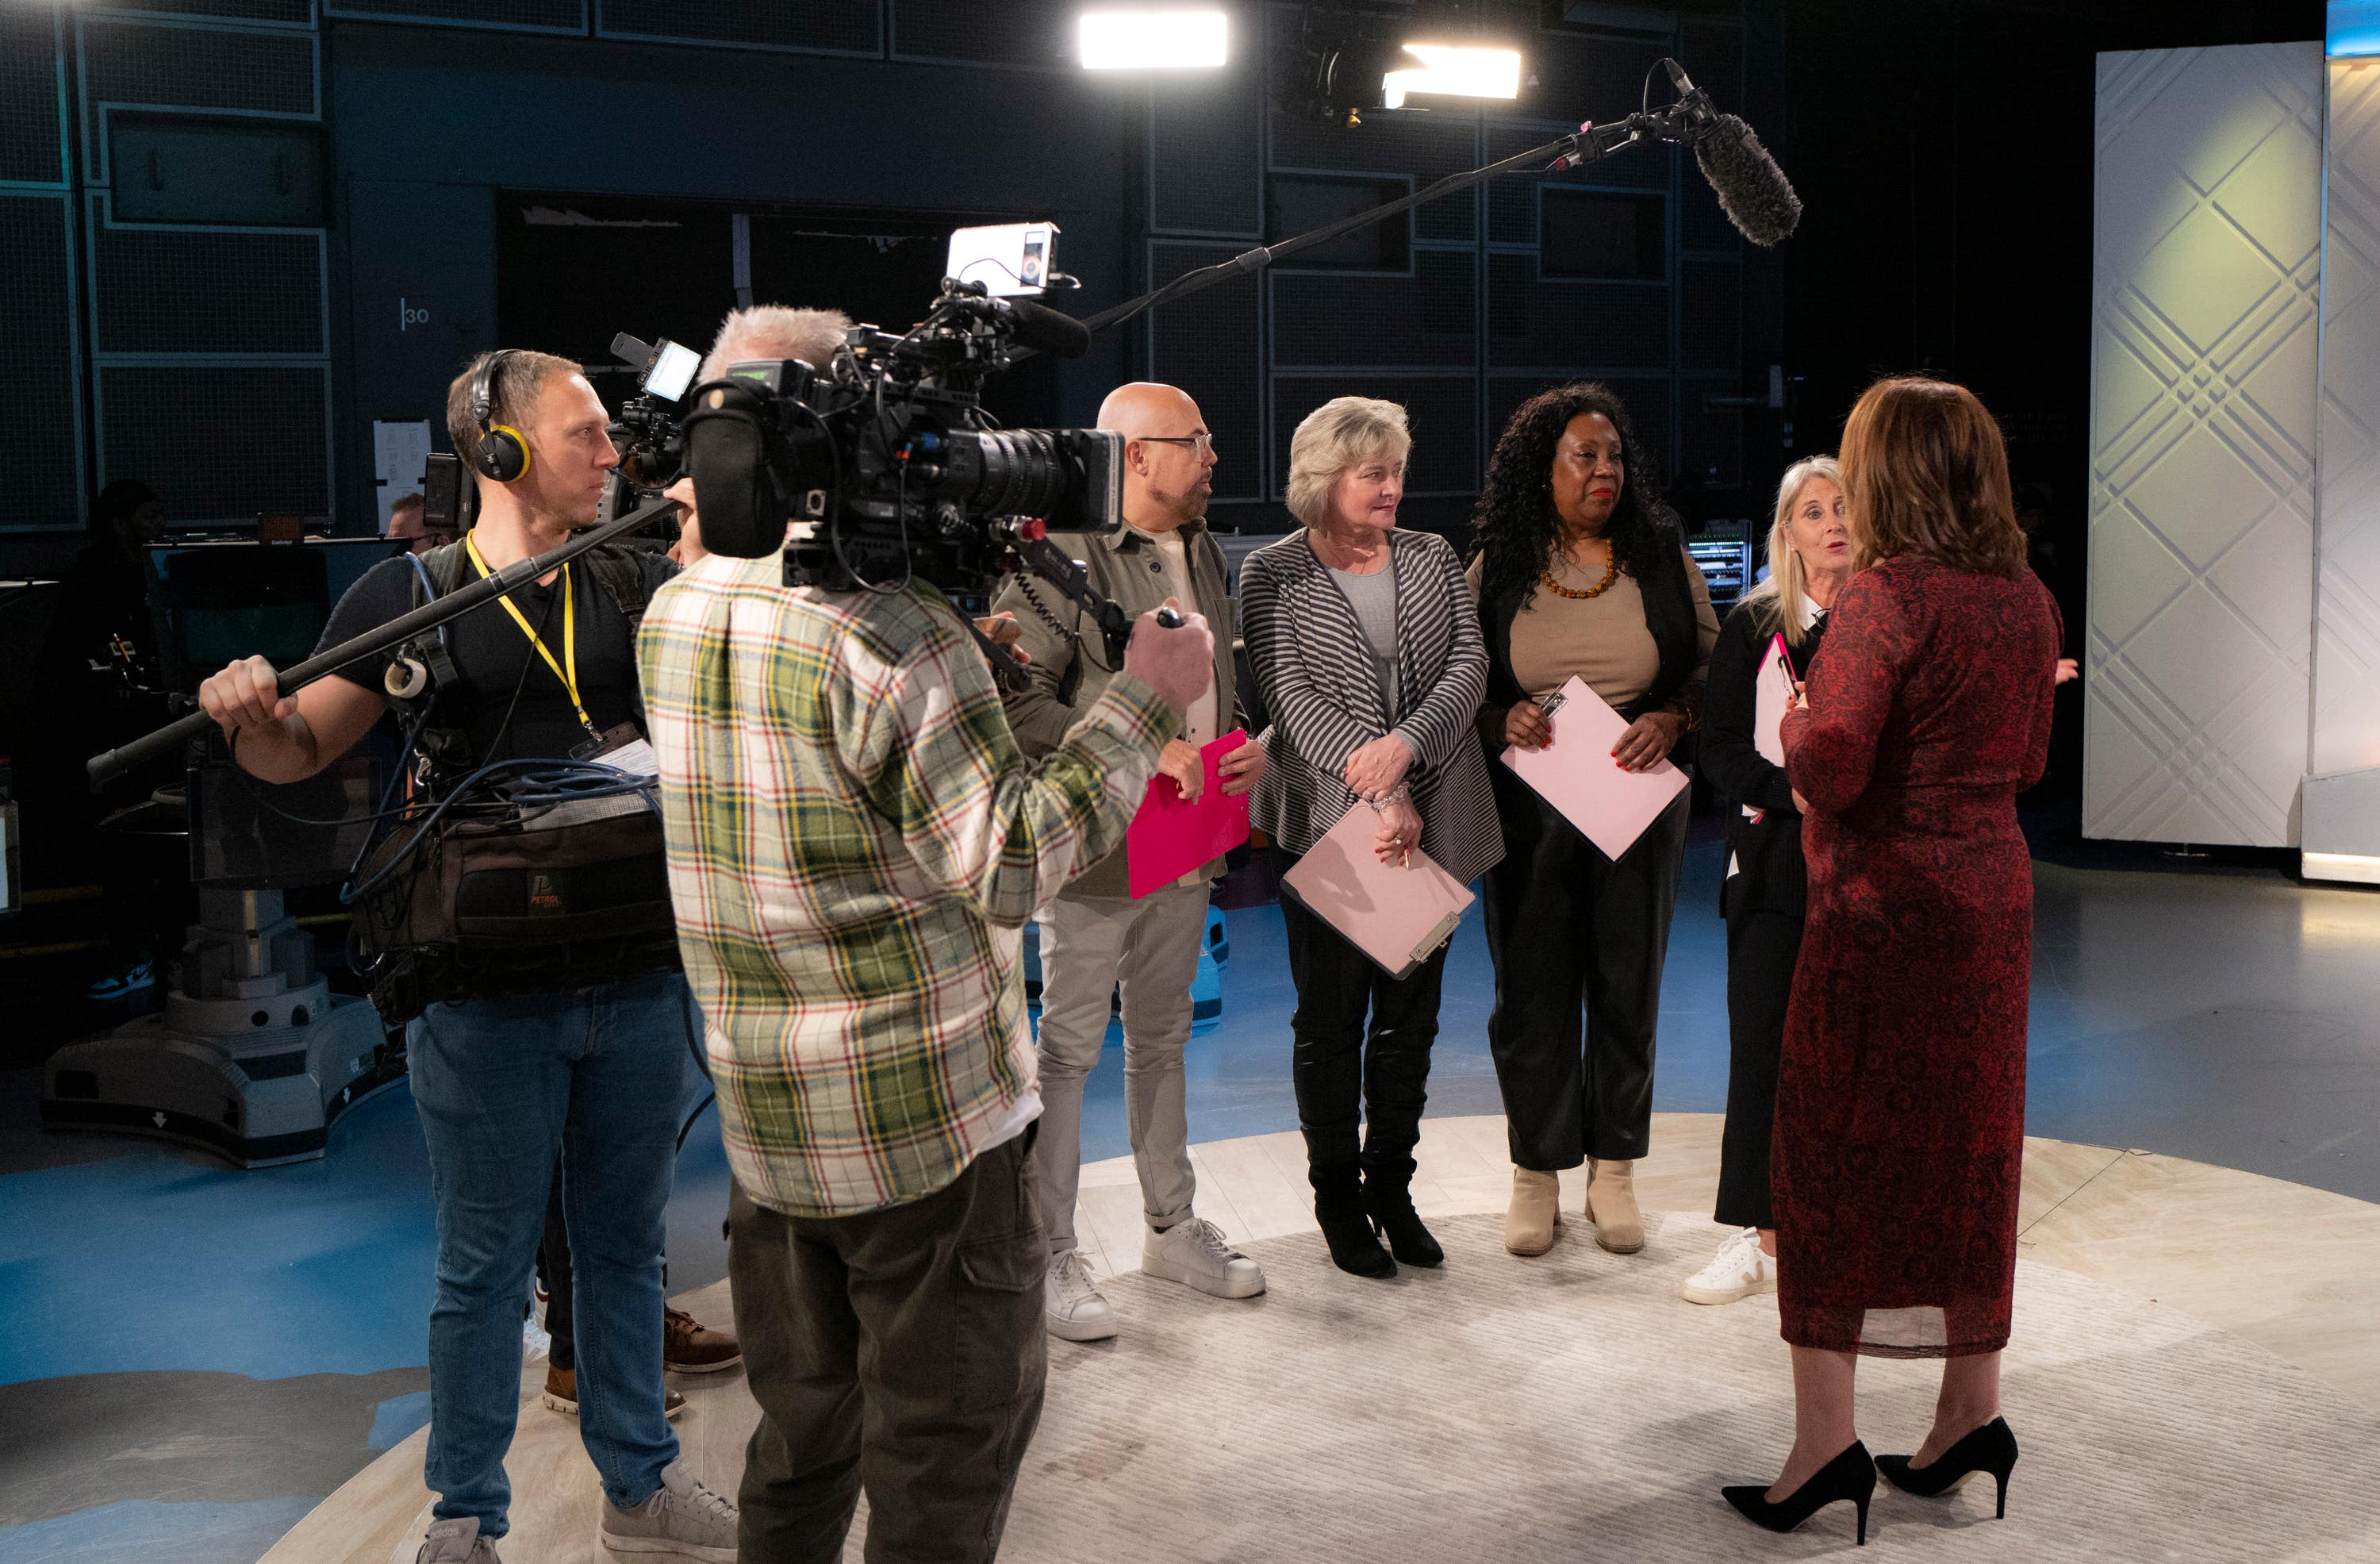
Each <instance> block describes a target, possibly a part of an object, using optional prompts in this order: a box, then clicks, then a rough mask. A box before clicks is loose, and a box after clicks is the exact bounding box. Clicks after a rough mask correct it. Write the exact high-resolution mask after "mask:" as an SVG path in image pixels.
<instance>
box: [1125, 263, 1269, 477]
mask: <svg viewBox="0 0 2380 1564" xmlns="http://www.w3.org/2000/svg"><path fill="white" fill-rule="evenodd" d="M1241 248H1242V247H1241V246H1239V245H1233V244H1191V243H1178V242H1173V241H1167V240H1160V241H1158V242H1156V243H1153V244H1151V245H1150V246H1149V247H1148V281H1149V286H1150V287H1162V286H1164V285H1165V284H1167V283H1170V282H1172V280H1173V279H1174V278H1175V277H1178V276H1180V275H1182V274H1183V273H1184V272H1187V271H1190V270H1192V269H1194V268H1196V267H1199V266H1211V265H1214V264H1215V263H1217V262H1219V261H1228V260H1230V259H1231V258H1232V257H1233V255H1234V254H1235V253H1237V252H1238V251H1239V250H1240V249H1241ZM1260 299H1261V296H1260V295H1259V293H1258V292H1257V279H1256V278H1254V277H1233V278H1232V279H1231V280H1230V281H1229V282H1222V283H1218V284H1216V285H1215V286H1214V287H1210V288H1208V289H1207V291H1206V292H1204V293H1194V294H1192V295H1190V296H1189V297H1188V298H1186V299H1176V300H1174V301H1173V302H1172V303H1170V304H1160V305H1159V306H1158V307H1157V308H1156V309H1155V310H1153V311H1151V312H1149V313H1148V315H1147V317H1146V318H1147V322H1148V363H1149V372H1148V374H1149V378H1150V379H1151V380H1161V381H1163V382H1165V383H1166V384H1168V385H1179V386H1180V387H1182V389H1184V391H1187V392H1188V393H1190V395H1191V397H1193V398H1194V399H1196V402H1197V404H1198V410H1199V412H1200V413H1201V414H1202V415H1204V416H1205V418H1206V420H1207V428H1208V430H1209V431H1210V432H1211V433H1212V434H1214V436H1215V475H1214V483H1215V497H1216V498H1217V499H1218V500H1257V499H1265V498H1269V497H1270V495H1272V494H1273V493H1274V492H1276V491H1274V490H1273V489H1271V488H1269V487H1268V486H1267V483H1266V477H1265V474H1266V471H1267V465H1266V463H1267V460H1268V458H1267V454H1266V451H1265V422H1264V366H1263V363H1262V361H1261V355H1262V353H1263V350H1264V332H1263V330H1262V328H1261V326H1260V324H1258V311H1259V308H1260Z"/></svg>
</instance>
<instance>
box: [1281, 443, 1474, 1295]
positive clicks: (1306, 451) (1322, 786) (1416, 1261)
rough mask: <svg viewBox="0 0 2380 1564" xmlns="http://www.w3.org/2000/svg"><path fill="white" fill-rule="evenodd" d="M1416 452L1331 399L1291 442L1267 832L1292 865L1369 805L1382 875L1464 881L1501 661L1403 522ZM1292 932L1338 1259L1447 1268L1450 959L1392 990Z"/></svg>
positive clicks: (1381, 978) (1449, 571) (1431, 541)
mask: <svg viewBox="0 0 2380 1564" xmlns="http://www.w3.org/2000/svg"><path fill="white" fill-rule="evenodd" d="M1412 446H1413V436H1412V434H1411V433H1410V431H1409V429H1408V427H1407V424H1406V422H1405V410H1404V409H1403V408H1401V407H1399V406H1398V405H1397V404H1395V403H1394V402H1383V401H1376V400H1373V399H1371V398H1369V397H1336V398H1334V399H1332V400H1330V401H1329V402H1325V403H1324V404H1323V405H1322V406H1321V407H1319V408H1317V409H1315V410H1314V411H1313V412H1311V413H1308V414H1307V415H1306V416H1305V421H1304V422H1301V423H1299V424H1298V426H1297V432H1296V434H1294V435H1293V437H1292V439H1291V441H1290V448H1289V494H1288V498H1289V508H1290V510H1291V511H1292V512H1293V514H1294V515H1295V516H1296V518H1297V519H1298V520H1299V521H1300V522H1301V523H1303V530H1302V531H1301V532H1293V533H1292V534H1291V535H1290V536H1288V537H1285V538H1283V539H1281V541H1280V542H1279V543H1275V544H1268V545H1266V546H1265V547H1263V548H1260V549H1258V550H1257V552H1256V553H1254V554H1252V555H1250V556H1248V557H1247V560H1246V562H1245V564H1244V565H1242V566H1241V568H1240V595H1241V603H1242V610H1241V611H1242V615H1243V617H1244V622H1245V627H1246V632H1247V646H1248V662H1249V666H1250V667H1251V669H1252V670H1253V671H1254V673H1255V676H1256V682H1257V690H1258V691H1259V692H1260V693H1261V694H1262V696H1263V698H1264V706H1265V710H1267V711H1268V712H1269V713H1270V714H1271V715H1272V719H1273V726H1272V727H1271V729H1270V744H1271V748H1272V755H1273V764H1272V767H1271V769H1270V770H1269V771H1268V772H1267V773H1266V774H1265V778H1264V780H1263V781H1262V782H1261V783H1259V784H1258V785H1257V793H1256V799H1255V803H1254V806H1253V811H1252V813H1253V815H1254V818H1255V821H1256V824H1257V825H1259V826H1261V827H1262V828H1263V829H1264V831H1265V832H1266V834H1267V835H1268V836H1269V837H1271V838H1272V841H1273V844H1274V845H1275V846H1276V847H1277V848H1279V849H1281V851H1282V852H1283V853H1284V854H1285V855H1287V856H1288V857H1289V858H1290V859H1291V860H1292V861H1294V859H1295V858H1297V857H1299V856H1302V855H1303V854H1305V853H1307V852H1310V851H1312V850H1313V849H1314V845H1315V843H1317V842H1318V841H1319V840H1320V839H1321V838H1322V837H1324V836H1325V835H1326V834H1328V833H1329V832H1330V829H1331V828H1332V827H1333V826H1335V825H1338V824H1339V822H1340V821H1341V820H1342V818H1343V817H1344V816H1345V815H1346V814H1347V813H1348V812H1349V811H1350V810H1353V809H1357V808H1362V807H1366V806H1368V807H1369V808H1370V809H1371V810H1372V811H1374V812H1375V813H1377V814H1378V820H1379V827H1378V833H1377V836H1376V841H1375V850H1377V851H1378V852H1379V853H1380V854H1381V856H1382V858H1383V859H1384V860H1385V859H1390V858H1394V859H1396V860H1400V861H1401V860H1402V859H1403V857H1404V855H1405V854H1406V853H1407V852H1408V851H1409V850H1410V849H1414V848H1415V847H1418V848H1419V849H1421V850H1422V851H1423V852H1425V853H1427V855H1428V856H1429V857H1430V858H1432V859H1433V860H1435V861H1437V862H1438V863H1439V866H1440V867H1442V868H1443V869H1445V870H1446V872H1447V873H1448V874H1452V875H1453V876H1454V877H1455V878H1456V879H1457V880H1460V881H1463V882H1464V883H1468V882H1469V881H1471V880H1472V879H1473V878H1474V877H1475V876H1476V875H1478V874H1481V873H1482V872H1484V871H1486V870H1487V869H1488V867H1489V865H1491V864H1493V863H1494V862H1495V861H1496V859H1497V855H1498V854H1499V853H1500V851H1501V850H1502V844H1501V842H1500V839H1499V837H1498V835H1497V831H1496V813H1495V804H1494V801H1493V800H1492V798H1491V796H1490V794H1489V792H1488V778H1487V776H1485V775H1483V774H1484V773H1485V772H1486V771H1487V769H1488V766H1487V761H1486V758H1485V757H1484V756H1483V755H1482V754H1481V753H1480V751H1479V747H1478V745H1477V744H1476V743H1475V742H1474V741H1473V739H1472V737H1471V723H1472V720H1473V717H1474V716H1475V714H1476V713H1477V711H1478V709H1479V696H1480V690H1481V689H1482V688H1483V685H1484V680H1485V678H1486V673H1487V659H1486V656H1485V654H1483V652H1482V651H1481V649H1480V644H1479V624H1478V620H1477V619H1476V617H1475V616H1474V615H1473V613H1472V608H1471V594H1470V593H1467V592H1465V591H1464V590H1463V574H1462V567H1461V565H1460V564H1459V563H1458V562H1457V560H1456V558H1455V556H1454V551H1453V549H1451V547H1449V546H1448V545H1447V543H1446V540H1445V539H1443V538H1440V537H1439V536H1438V535H1437V534H1435V533H1432V532H1408V531H1404V530H1403V529H1400V528H1399V527H1398V526H1397V524H1396V520H1397V506H1398V504H1399V502H1400V501H1401V500H1402V499H1403V495H1404V480H1405V458H1406V456H1407V454H1408V453H1409V452H1410V451H1411V449H1412ZM1288 866H1289V865H1288V864H1283V865H1282V867H1283V868H1287V867H1288ZM1281 924H1282V927H1283V930H1284V932H1285V933H1286V934H1287V935H1288V941H1289V970H1290V975H1291V977H1292V979H1293V981H1294V982H1295V983H1296V985H1297V1009H1296V1012H1295V1014H1293V1016H1292V1017H1291V1019H1290V1029H1291V1032H1292V1033H1293V1037H1294V1043H1293V1048H1292V1052H1291V1056H1290V1070H1291V1078H1292V1080H1293V1082H1294V1084H1295V1087H1296V1092H1297V1118H1298V1127H1299V1129H1300V1130H1303V1131H1304V1133H1305V1164H1306V1179H1307V1181H1308V1182H1310V1183H1311V1184H1312V1185H1313V1186H1314V1216H1315V1220H1316V1221H1317V1222H1318V1224H1319V1225H1320V1227H1321V1228H1322V1237H1323V1241H1324V1242H1325V1243H1327V1244H1328V1245H1329V1246H1330V1259H1331V1262H1332V1264H1334V1265H1337V1266H1338V1267H1339V1268H1340V1269H1341V1270H1342V1271H1348V1272H1351V1273H1353V1274H1354V1275H1356V1276H1362V1277H1392V1276H1394V1275H1396V1269H1397V1265H1398V1264H1399V1262H1403V1264H1405V1265H1440V1264H1442V1263H1443V1262H1444V1260H1445V1258H1446V1255H1445V1251H1444V1250H1443V1249H1442V1248H1440V1246H1439V1242H1438V1240H1437V1239H1436V1238H1434V1237H1433V1236H1432V1235H1431V1233H1430V1231H1429V1228H1427V1227H1426V1226H1425V1225H1424V1224H1423V1222H1422V1219H1421V1216H1420V1215H1419V1214H1418V1213H1417V1212H1415V1209H1414V1204H1413V1175H1414V1148H1415V1146H1416V1145H1417V1144H1418V1143H1419V1142H1420V1138H1421V1117H1422V1109H1423V1107H1424V1106H1426V1104H1427V1100H1428V1084H1429V1052H1430V1046H1431V1045H1432V1044H1433V1043H1434V1042H1435V1041H1436V1040H1437V1037H1438V1008H1439V984H1440V981H1441V979H1442V978H1443V976H1444V974H1445V971H1446V947H1444V946H1440V947H1439V948H1438V950H1437V951H1436V952H1435V953H1433V954H1432V955H1431V956H1430V958H1429V959H1428V960H1427V961H1425V962H1423V963H1422V964H1421V966H1419V967H1418V968H1416V969H1415V971H1412V972H1410V973H1408V974H1406V975H1405V976H1403V977H1401V978H1399V977H1390V976H1389V975H1388V974H1387V973H1385V972H1383V971H1381V970H1380V968H1379V967H1378V965H1377V964H1376V963H1375V962H1374V961H1373V960H1372V959H1371V958H1370V957H1369V956H1367V955H1366V954H1365V953H1364V951H1363V950H1362V949H1361V948H1360V947H1357V946H1356V945H1355V944H1354V943H1353V942H1352V941H1350V940H1349V939H1348V938H1347V937H1346V936H1345V935H1342V934H1340V933H1339V931H1338V930H1336V929H1334V928H1332V927H1331V926H1330V924H1329V923H1325V922H1324V921H1323V920H1322V919H1320V918H1318V917H1317V916H1315V915H1314V914H1313V913H1311V912H1309V911H1307V910H1305V908H1304V907H1301V906H1299V905H1298V904H1297V902H1296V901H1295V900H1293V898H1286V897H1285V898H1282V900H1281ZM1366 1011H1368V1012H1369V1015H1370V1020H1369V1024H1368V1027H1367V1025H1366ZM1359 1116H1360V1117H1361V1118H1362V1120H1363V1138H1362V1141H1361V1142H1360V1145H1359V1143H1358V1141H1357V1138H1356V1127H1357V1123H1358V1119H1359ZM1382 1235H1385V1236H1386V1237H1387V1239H1388V1248H1387V1249H1385V1250H1384V1249H1382V1248H1381V1247H1380V1241H1379V1240H1380V1237H1381V1236H1382Z"/></svg>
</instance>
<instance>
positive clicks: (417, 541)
mask: <svg viewBox="0 0 2380 1564" xmlns="http://www.w3.org/2000/svg"><path fill="white" fill-rule="evenodd" d="M423 503H424V502H423V500H422V497H421V496H420V495H397V496H396V501H395V504H393V505H391V506H390V507H388V535H389V536H390V537H392V538H395V539H397V540H398V541H400V542H402V543H403V544H405V551H406V552H407V554H427V553H429V552H430V551H431V549H433V548H438V547H440V546H442V545H443V544H450V543H453V542H454V541H455V534H454V533H453V532H448V531H446V530H445V529H444V528H439V529H437V530H435V531H433V530H431V528H430V527H428V526H427V525H425V524H424V522H423V520H422V508H423Z"/></svg>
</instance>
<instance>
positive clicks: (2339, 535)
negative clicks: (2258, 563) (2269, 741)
mask: <svg viewBox="0 0 2380 1564" xmlns="http://www.w3.org/2000/svg"><path fill="white" fill-rule="evenodd" d="M2325 185H2326V189H2327V191H2328V200H2327V201H2326V202H2325V213H2326V226H2325V235H2324V243H2323V268H2322V484H2321V492H2322V500H2321V530H2320V536H2319V542H2318V543H2317V545H2316V551H2317V560H2318V564H2319V569H2318V571H2317V573H2316V576H2315V580H2314V593H2315V606H2314V663H2313V745H2312V756H2311V763H2310V765H2309V769H2310V770H2311V771H2312V772H2313V775H2315V776H2327V775H2330V774H2332V773H2334V772H2341V771H2357V770H2362V769H2363V768H2365V767H2367V766H2380V59H2352V60H2333V61H2332V62H2330V153H2329V166H2328V169H2327V172H2326V177H2325ZM2313 845H2314V844H2313V842H2312V841H2309V843H2308V846H2310V847H2311V846H2313Z"/></svg>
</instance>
